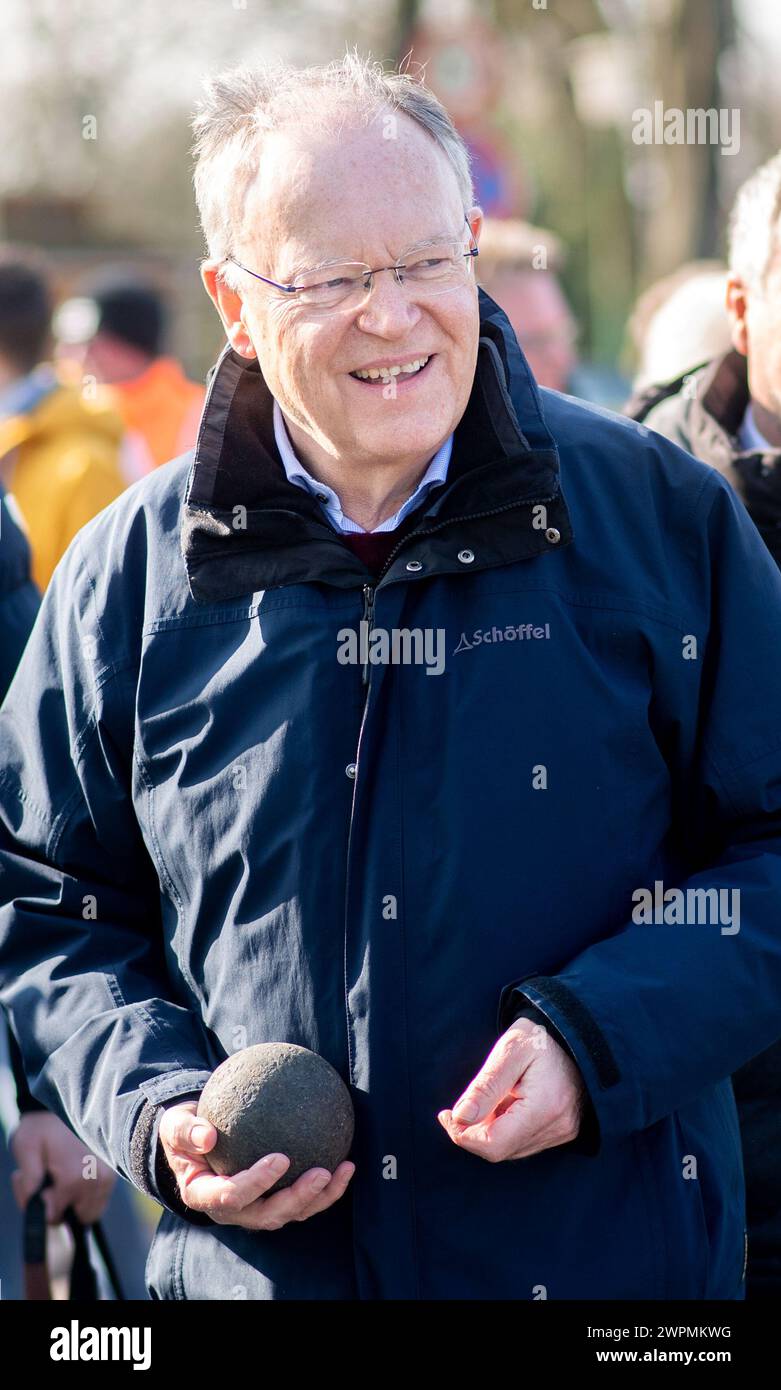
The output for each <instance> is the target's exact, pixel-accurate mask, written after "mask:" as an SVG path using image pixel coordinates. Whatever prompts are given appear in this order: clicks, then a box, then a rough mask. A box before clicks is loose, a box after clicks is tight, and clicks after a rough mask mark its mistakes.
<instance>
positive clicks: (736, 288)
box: [726, 275, 749, 357]
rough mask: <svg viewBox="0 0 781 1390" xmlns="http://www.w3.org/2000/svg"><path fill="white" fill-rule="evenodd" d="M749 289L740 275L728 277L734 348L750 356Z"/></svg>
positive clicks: (728, 301)
mask: <svg viewBox="0 0 781 1390" xmlns="http://www.w3.org/2000/svg"><path fill="white" fill-rule="evenodd" d="M748 294H749V292H748V289H747V288H746V285H745V284H744V282H743V280H741V278H740V276H739V275H728V276H727V299H726V308H727V315H728V317H729V321H730V324H731V326H732V346H733V347H734V348H735V349H736V350H737V351H738V352H740V353H742V355H743V356H744V357H747V356H748V324H747V315H748Z"/></svg>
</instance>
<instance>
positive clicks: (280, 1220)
mask: <svg viewBox="0 0 781 1390" xmlns="http://www.w3.org/2000/svg"><path fill="white" fill-rule="evenodd" d="M354 1171H355V1165H354V1164H353V1163H341V1164H340V1165H339V1167H338V1168H337V1169H336V1170H335V1172H334V1173H333V1174H331V1173H329V1172H328V1170H327V1169H326V1168H310V1169H309V1171H308V1172H306V1173H302V1174H301V1177H300V1178H297V1179H296V1181H295V1182H294V1183H293V1184H292V1186H290V1187H286V1188H283V1190H282V1191H281V1192H275V1193H274V1194H273V1196H271V1197H266V1198H264V1199H262V1200H261V1201H259V1202H257V1203H256V1204H255V1206H254V1207H250V1208H248V1209H247V1210H245V1211H244V1212H243V1213H242V1225H244V1224H246V1225H248V1226H251V1228H252V1229H253V1230H258V1231H278V1230H281V1228H282V1227H283V1226H287V1225H288V1224H289V1223H290V1222H291V1221H308V1220H309V1218H310V1216H316V1215H317V1213H318V1212H319V1211H325V1209H326V1208H327V1207H330V1206H333V1204H334V1202H337V1201H338V1200H339V1198H340V1197H341V1196H343V1194H344V1192H345V1190H346V1188H347V1184H348V1183H349V1181H350V1178H351V1177H352V1175H353V1173H354ZM217 1219H219V1218H217Z"/></svg>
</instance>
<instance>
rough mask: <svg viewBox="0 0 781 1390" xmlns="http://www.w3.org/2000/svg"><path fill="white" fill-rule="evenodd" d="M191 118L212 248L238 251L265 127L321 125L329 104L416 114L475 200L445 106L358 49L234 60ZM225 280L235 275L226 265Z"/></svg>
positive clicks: (201, 207)
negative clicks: (258, 61)
mask: <svg viewBox="0 0 781 1390" xmlns="http://www.w3.org/2000/svg"><path fill="white" fill-rule="evenodd" d="M204 87H205V96H204V99H203V101H202V102H201V103H200V106H199V108H198V110H197V113H196V115H195V117H194V120H193V132H194V134H195V144H194V146H193V154H194V156H195V170H194V184H195V197H196V201H197V204H198V213H199V216H200V219H201V226H202V228H203V234H204V237H205V239H206V245H207V247H208V251H209V255H210V256H211V257H213V258H214V259H216V260H222V259H223V258H224V257H225V256H229V255H233V254H235V250H236V247H235V239H236V236H237V233H238V231H239V229H240V227H241V217H242V212H243V206H244V201H245V198H246V194H247V192H248V190H249V187H250V185H251V183H252V180H253V178H254V176H255V175H256V173H257V170H258V164H259V160H260V153H261V151H260V143H261V140H262V137H263V135H265V134H267V133H268V132H269V131H272V130H278V129H280V127H282V126H284V125H286V124H292V125H295V126H297V127H299V128H300V127H301V126H302V124H304V123H305V122H307V121H308V122H309V123H312V124H315V123H316V124H317V125H318V126H322V124H323V121H324V117H325V113H326V111H332V112H337V113H338V112H341V113H342V115H347V114H350V115H357V116H359V117H362V118H363V119H364V120H365V121H366V123H367V124H368V123H369V121H371V120H372V119H373V118H374V117H375V116H376V115H378V114H379V113H380V112H382V111H383V110H388V109H390V110H391V111H392V112H393V113H401V114H403V115H405V116H408V117H409V118H410V119H411V120H413V121H415V122H416V124H417V125H419V126H420V127H421V128H422V129H423V130H425V131H426V132H427V133H428V134H429V135H430V136H431V137H432V139H434V140H435V141H436V143H437V144H438V145H439V147H440V149H441V150H442V151H443V153H444V154H445V155H447V158H448V159H449V160H450V163H451V165H452V167H453V171H454V173H455V175H456V179H457V181H458V187H459V192H460V194H461V198H462V200H463V205H464V210H465V211H466V210H467V209H468V208H470V207H471V206H472V203H473V198H474V194H473V188H472V175H471V170H470V159H469V151H468V150H467V147H466V145H465V144H464V141H463V140H462V138H461V136H460V135H459V133H458V131H457V130H456V128H455V126H454V125H453V122H452V120H451V119H450V116H449V115H448V113H447V111H446V110H445V108H444V106H443V105H442V103H441V102H440V101H438V100H437V98H436V97H435V96H434V94H433V93H432V92H430V91H429V90H428V88H427V87H424V85H423V83H422V82H420V81H418V79H417V78H415V77H413V76H412V75H411V74H410V73H407V72H387V71H385V69H384V68H383V66H382V64H381V63H379V62H375V61H373V60H372V59H371V58H362V57H360V56H359V55H358V54H357V53H356V52H351V53H347V54H345V56H344V57H343V58H341V59H338V60H336V61H334V62H332V63H328V64H326V65H323V66H319V67H308V68H294V67H289V66H287V65H286V64H283V63H279V62H277V63H268V64H263V65H261V66H258V67H252V68H249V67H237V68H231V69H229V70H228V71H226V72H222V73H219V74H218V75H217V76H216V77H212V78H209V79H208V80H207V81H206V82H205V84H204ZM223 275H224V276H225V278H226V280H228V283H230V282H231V281H230V275H229V274H226V273H225V271H223Z"/></svg>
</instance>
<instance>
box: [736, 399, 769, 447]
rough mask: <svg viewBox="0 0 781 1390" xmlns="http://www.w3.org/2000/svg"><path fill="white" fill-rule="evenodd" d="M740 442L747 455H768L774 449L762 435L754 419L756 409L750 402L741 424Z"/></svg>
mask: <svg viewBox="0 0 781 1390" xmlns="http://www.w3.org/2000/svg"><path fill="white" fill-rule="evenodd" d="M738 440H739V443H740V447H741V449H743V450H744V451H745V452H746V453H749V452H751V453H763V454H765V453H768V451H769V450H770V449H772V447H773V446H772V445H771V443H770V441H769V440H767V439H765V436H764V434H763V433H762V431H761V430H760V428H759V426H758V425H757V422H756V420H755V419H754V409H753V406H752V404H751V401H749V403H748V405H747V406H746V413H745V415H744V416H743V419H742V421H741V423H740V429H739V430H738Z"/></svg>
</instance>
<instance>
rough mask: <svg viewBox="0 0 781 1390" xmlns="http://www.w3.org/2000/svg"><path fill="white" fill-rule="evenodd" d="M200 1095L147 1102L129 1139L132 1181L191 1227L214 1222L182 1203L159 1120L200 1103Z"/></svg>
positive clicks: (192, 1092) (192, 1093)
mask: <svg viewBox="0 0 781 1390" xmlns="http://www.w3.org/2000/svg"><path fill="white" fill-rule="evenodd" d="M199 1095H200V1091H191V1092H189V1093H187V1094H186V1095H181V1096H177V1097H176V1098H175V1099H174V1100H169V1101H166V1102H165V1104H162V1103H161V1104H160V1105H153V1104H152V1103H151V1102H150V1101H148V1100H147V1101H144V1104H143V1106H142V1108H141V1111H140V1113H139V1116H138V1119H137V1120H136V1123H135V1127H134V1129H133V1135H132V1138H131V1140H130V1150H129V1165H128V1166H129V1173H130V1179H131V1181H132V1182H133V1184H134V1185H135V1186H136V1187H137V1188H138V1189H139V1190H140V1191H141V1192H143V1193H145V1194H146V1196H147V1197H151V1198H152V1200H153V1201H155V1202H157V1203H158V1204H159V1205H160V1206H161V1207H165V1208H166V1209H167V1210H168V1211H171V1212H173V1213H174V1215H175V1216H180V1217H181V1218H182V1219H183V1220H185V1221H189V1222H190V1223H191V1224H192V1225H195V1226H211V1225H214V1222H213V1221H212V1219H211V1217H210V1216H207V1215H206V1213H205V1212H199V1211H193V1210H192V1207H188V1206H187V1205H186V1204H185V1203H184V1202H183V1201H182V1198H181V1196H180V1194H179V1187H178V1184H177V1181H176V1178H175V1176H174V1174H173V1171H172V1169H171V1167H170V1165H169V1163H168V1159H167V1158H166V1156H165V1150H164V1148H163V1146H162V1144H161V1143H160V1140H159V1131H160V1121H161V1120H162V1118H163V1115H164V1114H165V1112H166V1110H168V1109H169V1108H170V1107H171V1106H172V1105H181V1104H183V1103H184V1102H185V1101H188V1100H197V1099H198V1097H199Z"/></svg>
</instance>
